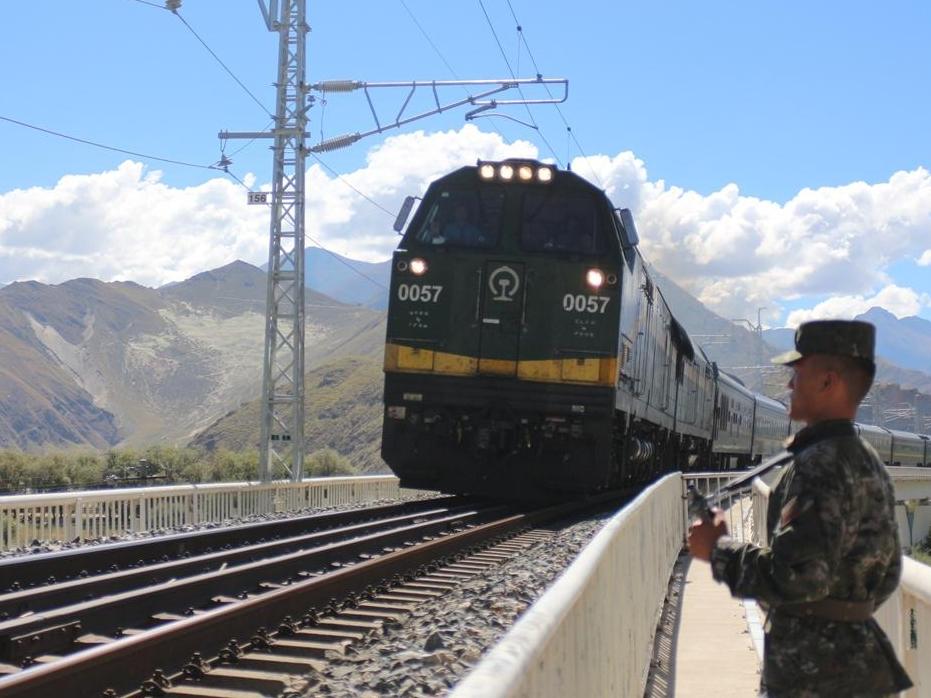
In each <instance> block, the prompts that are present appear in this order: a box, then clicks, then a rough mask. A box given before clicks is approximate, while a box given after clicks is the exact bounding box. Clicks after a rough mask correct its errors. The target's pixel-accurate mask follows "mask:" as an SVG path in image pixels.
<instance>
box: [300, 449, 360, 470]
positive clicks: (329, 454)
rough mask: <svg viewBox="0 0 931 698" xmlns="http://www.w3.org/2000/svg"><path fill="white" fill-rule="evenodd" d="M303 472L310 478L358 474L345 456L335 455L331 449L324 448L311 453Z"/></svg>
mask: <svg viewBox="0 0 931 698" xmlns="http://www.w3.org/2000/svg"><path fill="white" fill-rule="evenodd" d="M304 471H305V472H306V473H307V474H308V475H309V476H311V477H333V476H334V475H355V474H356V473H357V472H358V470H357V469H356V468H355V467H354V466H353V465H352V463H350V462H349V459H348V458H346V456H343V455H341V454H339V453H337V452H336V451H335V450H333V449H332V448H324V449H321V450H319V451H314V452H313V453H311V454H310V455H309V456H308V457H307V459H306V461H305V463H304Z"/></svg>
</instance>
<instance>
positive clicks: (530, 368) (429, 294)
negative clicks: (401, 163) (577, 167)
mask: <svg viewBox="0 0 931 698" xmlns="http://www.w3.org/2000/svg"><path fill="white" fill-rule="evenodd" d="M621 268H622V265H621V263H620V249H619V245H618V238H617V232H616V229H615V227H614V219H613V216H612V209H611V207H610V204H609V203H608V200H607V199H606V198H605V196H604V194H603V192H601V191H600V190H598V189H596V188H595V187H593V186H592V185H590V184H589V183H588V182H586V181H585V180H583V179H581V178H580V177H578V176H576V175H574V174H572V173H571V172H560V171H558V170H556V169H555V168H554V167H552V166H550V165H545V164H542V163H539V162H536V161H515V160H509V161H505V162H501V163H487V162H486V163H482V162H480V163H479V164H478V165H477V166H475V167H464V168H462V169H460V170H458V171H456V172H453V173H452V174H450V175H447V176H445V177H443V178H441V179H439V180H437V181H435V182H434V183H433V184H431V185H430V187H429V188H428V190H427V193H426V194H425V196H424V199H423V202H422V203H421V205H420V207H419V208H418V211H417V213H416V215H415V216H414V218H413V220H412V221H411V224H410V225H409V226H408V228H407V231H406V233H405V235H404V237H403V240H402V241H401V244H400V245H399V247H398V249H397V250H396V252H395V254H394V258H393V268H392V276H391V297H390V303H389V308H388V330H387V341H386V345H385V393H384V395H385V415H384V425H383V438H382V457H383V458H384V460H385V461H386V462H387V463H388V465H389V466H390V467H391V469H392V470H393V471H394V472H395V473H396V474H397V475H398V476H399V478H400V479H401V483H402V485H403V486H408V487H418V488H429V489H438V490H442V491H447V492H477V493H485V494H498V495H502V496H514V495H515V494H519V495H522V496H533V495H535V494H542V493H545V492H553V491H559V492H562V491H566V490H570V491H593V490H597V489H600V488H602V487H604V486H606V485H607V484H608V483H609V482H610V480H611V477H612V473H611V472H610V469H611V465H610V464H611V463H613V462H614V459H613V458H612V448H613V444H612V420H613V414H614V389H615V384H616V381H617V370H618V365H617V342H618V339H617V338H618V315H619V308H620V292H619V289H620V283H619V279H618V275H619V274H620V269H621Z"/></svg>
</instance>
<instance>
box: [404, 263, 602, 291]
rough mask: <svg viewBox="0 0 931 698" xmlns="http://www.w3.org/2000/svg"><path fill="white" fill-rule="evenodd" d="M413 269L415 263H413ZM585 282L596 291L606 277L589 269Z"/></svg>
mask: <svg viewBox="0 0 931 698" xmlns="http://www.w3.org/2000/svg"><path fill="white" fill-rule="evenodd" d="M411 268H413V262H411ZM585 282H586V283H587V284H588V285H589V286H591V287H592V288H594V289H599V288H601V286H602V285H603V284H604V282H605V275H604V272H603V271H601V269H589V270H588V271H587V272H585Z"/></svg>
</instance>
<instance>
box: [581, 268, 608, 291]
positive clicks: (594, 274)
mask: <svg viewBox="0 0 931 698" xmlns="http://www.w3.org/2000/svg"><path fill="white" fill-rule="evenodd" d="M585 282H586V283H587V284H588V285H589V286H591V287H592V288H594V289H596V290H597V289H599V288H601V286H602V284H604V282H605V275H604V272H603V271H601V269H589V270H588V271H587V272H585Z"/></svg>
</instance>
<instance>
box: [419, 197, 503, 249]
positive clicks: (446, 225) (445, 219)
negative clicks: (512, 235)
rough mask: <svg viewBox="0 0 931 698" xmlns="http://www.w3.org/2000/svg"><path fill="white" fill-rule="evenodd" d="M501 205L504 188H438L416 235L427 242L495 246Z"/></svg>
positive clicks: (429, 243)
mask: <svg viewBox="0 0 931 698" xmlns="http://www.w3.org/2000/svg"><path fill="white" fill-rule="evenodd" d="M503 206H504V190H503V189H502V188H500V187H482V188H481V189H478V190H476V189H448V190H445V191H441V192H439V194H438V195H437V196H436V198H435V199H434V200H433V203H432V205H431V206H430V209H429V210H428V211H427V216H426V218H425V220H424V224H423V227H421V229H420V230H418V231H417V235H416V236H415V238H416V240H417V241H418V242H422V243H424V244H426V245H453V246H458V247H494V246H495V245H497V244H498V235H499V231H500V228H501V209H502V208H503Z"/></svg>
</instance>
